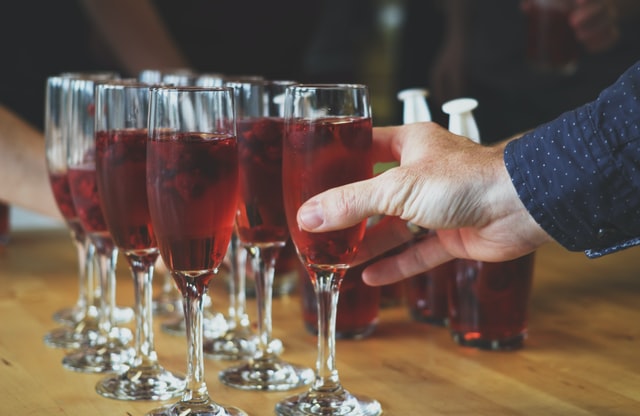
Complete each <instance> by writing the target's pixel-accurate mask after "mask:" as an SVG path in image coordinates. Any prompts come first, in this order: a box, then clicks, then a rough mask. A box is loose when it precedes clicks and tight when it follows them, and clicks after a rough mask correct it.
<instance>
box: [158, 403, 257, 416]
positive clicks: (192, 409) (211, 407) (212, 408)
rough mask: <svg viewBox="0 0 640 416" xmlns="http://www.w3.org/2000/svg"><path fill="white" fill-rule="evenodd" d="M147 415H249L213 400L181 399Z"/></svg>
mask: <svg viewBox="0 0 640 416" xmlns="http://www.w3.org/2000/svg"><path fill="white" fill-rule="evenodd" d="M147 416H247V413H245V412H244V411H242V410H240V409H238V408H236V407H223V406H221V405H219V404H217V403H214V402H213V401H211V400H210V399H209V400H206V401H204V402H196V401H180V402H178V403H175V404H172V405H169V406H164V407H160V408H157V409H153V410H152V411H150V412H149V413H147Z"/></svg>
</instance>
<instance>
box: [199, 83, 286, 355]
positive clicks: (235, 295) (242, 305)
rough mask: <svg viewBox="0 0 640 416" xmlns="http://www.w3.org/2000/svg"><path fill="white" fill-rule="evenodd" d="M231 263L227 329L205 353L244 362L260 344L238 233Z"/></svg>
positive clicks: (208, 340) (206, 342) (212, 338)
mask: <svg viewBox="0 0 640 416" xmlns="http://www.w3.org/2000/svg"><path fill="white" fill-rule="evenodd" d="M263 79H264V78H263V77H261V76H254V75H250V76H233V77H225V76H223V75H221V74H216V73H204V74H200V75H199V77H198V79H197V80H196V85H199V86H203V87H216V86H220V85H226V86H230V85H227V84H228V83H229V82H239V81H241V80H242V81H259V80H263ZM232 80H233V81H232ZM231 86H232V85H231ZM232 87H233V86H232ZM234 93H235V90H234ZM236 111H237V107H236ZM227 260H228V262H229V269H230V270H229V272H230V273H229V280H228V284H229V308H228V314H227V330H226V331H225V332H224V333H223V334H221V335H220V336H205V339H204V353H205V355H206V356H207V357H208V358H212V359H216V360H242V359H245V358H248V357H251V356H252V355H253V354H255V351H256V348H257V343H258V342H257V336H256V334H255V333H254V331H253V330H252V329H251V323H250V320H249V315H248V314H247V310H246V307H247V297H246V265H247V252H246V250H245V249H244V248H243V247H241V246H240V242H239V240H238V235H237V233H236V232H234V233H233V234H232V236H231V244H230V245H229V250H228V252H227ZM276 341H278V344H277V345H276V344H275V343H274V345H273V348H274V349H276V350H278V351H280V350H281V349H282V343H280V342H279V340H276Z"/></svg>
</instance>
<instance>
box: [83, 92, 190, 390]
mask: <svg viewBox="0 0 640 416" xmlns="http://www.w3.org/2000/svg"><path fill="white" fill-rule="evenodd" d="M149 91H150V89H149V85H148V84H143V83H130V82H121V83H109V84H99V85H97V86H96V116H95V120H96V124H95V125H96V131H95V135H96V177H97V187H98V195H99V196H100V201H101V205H102V212H103V214H104V219H105V221H106V223H107V228H108V229H109V232H110V234H111V236H112V238H113V241H114V242H115V245H116V246H117V247H118V249H119V250H121V251H122V252H123V253H124V255H125V257H126V259H127V262H128V263H129V268H130V270H131V272H132V274H133V286H134V294H135V311H136V333H135V351H136V352H135V357H134V359H133V363H132V364H131V367H130V368H129V369H127V370H125V371H123V372H122V373H120V374H117V375H114V376H108V377H106V378H104V379H102V380H101V381H100V382H98V384H97V385H96V390H97V392H98V393H99V394H101V395H102V396H105V397H109V398H112V399H120V400H165V399H170V398H173V397H176V396H178V395H180V394H181V393H182V391H183V390H184V380H183V379H182V378H180V377H178V376H176V375H174V374H173V373H171V372H169V371H167V370H165V369H164V368H163V367H162V366H161V365H160V364H159V363H158V357H157V354H156V351H155V348H154V343H153V317H152V314H153V309H152V304H151V295H152V290H153V287H152V278H153V270H154V264H155V262H156V261H157V259H158V256H159V251H158V247H157V244H156V239H155V235H154V233H153V227H151V219H150V216H149V206H148V203H147V187H146V164H147V119H148V107H149Z"/></svg>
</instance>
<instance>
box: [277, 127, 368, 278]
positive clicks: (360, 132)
mask: <svg viewBox="0 0 640 416" xmlns="http://www.w3.org/2000/svg"><path fill="white" fill-rule="evenodd" d="M283 145H284V147H285V148H284V153H283V154H284V157H283V167H282V169H283V188H284V202H285V210H286V213H287V221H288V223H289V232H290V233H291V237H292V239H293V241H294V242H295V244H296V247H297V249H298V252H299V253H300V256H301V258H302V259H303V262H304V263H305V264H306V265H337V264H349V263H350V262H351V261H352V260H353V257H354V255H355V254H356V250H357V247H358V245H359V243H360V241H361V240H362V237H363V235H364V231H365V227H366V221H363V222H362V223H361V224H358V225H355V226H353V227H350V228H347V229H344V230H340V231H331V232H326V233H308V232H305V231H302V230H300V229H299V228H298V224H297V221H296V214H297V211H298V208H299V207H300V205H302V203H303V202H304V201H306V200H307V199H309V198H310V197H312V196H314V195H316V194H318V193H320V192H322V191H324V190H327V189H329V188H333V187H336V186H340V185H344V184H347V183H351V182H356V181H360V180H364V179H368V178H370V177H371V176H372V174H373V164H372V162H371V152H370V150H371V119H365V118H356V119H338V118H328V119H321V120H314V121H313V122H310V121H308V120H296V121H292V122H291V124H287V125H286V126H285V141H284V144H283Z"/></svg>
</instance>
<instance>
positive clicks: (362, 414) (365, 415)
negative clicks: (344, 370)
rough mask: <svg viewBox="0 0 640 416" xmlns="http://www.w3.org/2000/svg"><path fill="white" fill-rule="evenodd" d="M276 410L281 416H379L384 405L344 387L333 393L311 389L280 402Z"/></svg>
mask: <svg viewBox="0 0 640 416" xmlns="http://www.w3.org/2000/svg"><path fill="white" fill-rule="evenodd" d="M275 411H276V415H279V416H312V415H318V416H326V415H340V416H347V415H349V416H378V415H380V414H382V406H380V403H379V402H378V401H377V400H374V399H371V398H369V397H366V396H354V395H352V394H351V393H349V392H348V391H346V390H344V389H341V390H340V391H339V392H331V393H329V392H327V393H323V392H318V391H315V390H309V391H308V392H306V393H302V394H300V395H297V396H292V397H289V398H286V399H284V400H282V401H280V402H278V403H277V404H276V408H275Z"/></svg>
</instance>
